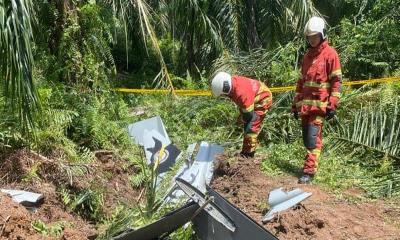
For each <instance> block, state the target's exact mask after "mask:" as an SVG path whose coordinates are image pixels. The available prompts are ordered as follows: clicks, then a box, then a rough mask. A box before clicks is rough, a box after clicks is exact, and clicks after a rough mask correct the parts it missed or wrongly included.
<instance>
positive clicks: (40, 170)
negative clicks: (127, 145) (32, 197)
mask: <svg viewBox="0 0 400 240" xmlns="http://www.w3.org/2000/svg"><path fill="white" fill-rule="evenodd" d="M3 159H4V160H2V162H0V176H3V178H2V179H1V180H0V187H1V188H10V189H23V190H27V191H32V192H37V193H41V194H43V196H44V198H45V200H44V202H43V204H42V205H40V207H38V208H36V209H35V210H34V211H32V212H31V211H28V210H27V209H26V208H25V207H23V206H22V205H19V204H17V203H14V202H13V201H12V200H11V198H10V197H9V196H7V195H5V194H1V195H0V239H34V240H35V239H54V237H53V238H50V237H44V236H42V235H40V234H39V233H38V232H37V231H35V230H34V229H33V227H32V222H33V221H35V220H36V221H37V220H40V221H42V222H43V223H45V224H46V226H52V224H55V223H60V222H62V223H65V224H63V225H64V231H63V232H62V234H61V236H60V237H58V238H57V239H65V240H67V239H68V240H78V239H79V240H82V239H94V238H95V237H96V236H97V231H96V229H95V227H94V225H93V222H91V221H90V220H88V219H83V218H82V217H80V216H78V215H77V214H76V213H73V212H72V211H71V210H70V209H68V208H67V207H66V206H65V205H64V203H63V202H62V200H61V198H60V194H59V189H58V187H59V186H60V185H61V184H62V186H64V187H66V188H68V189H70V190H71V191H76V192H78V191H80V190H82V189H85V188H87V187H89V186H90V185H91V184H95V185H96V187H99V188H101V189H103V191H104V194H103V198H104V206H103V211H104V214H105V215H107V216H109V214H111V213H113V211H114V209H115V207H117V206H118V205H119V204H127V205H132V204H133V202H134V201H135V199H136V198H137V196H138V195H139V190H137V189H133V188H132V187H131V186H130V184H129V178H128V177H129V176H130V175H132V174H134V173H135V171H136V170H135V169H134V168H133V167H132V166H126V167H123V166H124V165H126V163H125V162H126V161H124V163H123V162H122V160H121V159H117V158H116V157H114V155H113V153H112V152H108V151H104V152H103V151H102V152H98V153H96V161H94V162H93V163H90V164H87V165H85V166H79V167H81V169H84V170H85V171H84V172H83V174H82V175H81V176H79V177H72V178H71V177H70V176H68V175H67V174H66V168H70V167H75V166H73V165H68V164H67V163H62V162H61V161H60V160H55V159H51V158H46V157H43V156H41V155H38V154H36V153H32V152H31V151H29V150H20V151H17V152H15V153H13V154H11V155H9V156H5V157H4V158H3ZM35 168H36V171H35V172H34V175H33V174H32V173H33V169H35ZM31 175H33V176H31ZM28 178H29V179H28ZM27 179H28V180H27ZM9 216H10V217H9ZM8 217H9V219H8V220H7V218H8ZM6 220H7V221H6ZM4 223H5V224H4Z"/></svg>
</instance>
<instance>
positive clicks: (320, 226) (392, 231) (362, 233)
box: [212, 157, 400, 240]
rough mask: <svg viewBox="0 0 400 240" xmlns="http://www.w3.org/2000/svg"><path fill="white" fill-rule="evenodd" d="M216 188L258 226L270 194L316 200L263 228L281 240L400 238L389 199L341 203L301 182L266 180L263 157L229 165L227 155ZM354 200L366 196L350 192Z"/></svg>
mask: <svg viewBox="0 0 400 240" xmlns="http://www.w3.org/2000/svg"><path fill="white" fill-rule="evenodd" d="M215 173H216V174H215V175H214V179H213V182H212V187H213V188H214V189H215V190H217V191H218V192H219V193H220V194H222V195H223V196H224V197H226V198H227V199H228V200H229V201H230V202H231V203H233V204H234V205H236V206H237V207H238V208H240V209H241V210H242V211H244V212H245V213H246V214H248V215H249V216H250V217H252V218H253V219H254V220H256V221H257V222H258V223H260V224H262V223H261V219H262V217H263V216H264V215H265V213H266V212H267V210H268V204H267V203H268V194H269V192H270V191H271V190H273V189H275V188H278V187H283V188H284V190H292V189H294V188H301V189H303V190H305V191H307V192H311V193H312V196H311V197H309V198H308V199H306V200H305V201H303V202H302V203H301V204H299V205H298V206H296V207H294V208H292V209H288V210H286V211H284V212H282V213H280V214H279V216H277V217H275V219H273V220H272V221H271V222H269V223H267V224H265V225H263V226H264V227H265V228H266V229H268V230H269V231H270V232H271V233H273V234H275V235H276V236H277V237H278V238H280V239H324V240H325V239H326V240H328V239H335V240H336V239H387V240H389V239H390V240H394V239H400V227H399V226H400V225H399V222H400V208H399V206H398V205H396V204H392V205H391V204H389V203H387V202H384V201H374V202H366V201H364V202H362V201H353V202H350V201H346V200H343V199H346V198H341V199H342V200H341V199H339V198H338V197H336V196H335V195H334V194H333V193H329V192H326V191H324V190H323V189H321V188H320V187H318V186H315V185H299V184H297V178H295V177H288V176H285V177H283V176H280V177H271V176H266V175H265V174H264V173H262V172H261V170H260V160H259V159H241V158H240V159H238V161H236V162H235V163H233V164H231V165H229V164H228V163H227V162H226V161H225V160H223V157H221V158H220V160H219V163H218V164H217V167H216V172H215ZM345 194H347V195H348V196H349V198H347V199H351V198H359V197H360V196H361V195H362V194H363V193H362V191H359V190H357V189H349V190H348V191H346V193H345Z"/></svg>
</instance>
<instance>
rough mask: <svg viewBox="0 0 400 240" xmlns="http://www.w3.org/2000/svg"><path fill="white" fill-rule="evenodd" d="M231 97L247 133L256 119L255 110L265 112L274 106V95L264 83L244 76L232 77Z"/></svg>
mask: <svg viewBox="0 0 400 240" xmlns="http://www.w3.org/2000/svg"><path fill="white" fill-rule="evenodd" d="M229 97H230V98H231V99H232V101H233V102H235V104H236V105H237V106H238V107H239V110H240V112H241V114H242V119H243V121H244V123H245V127H244V128H245V132H246V131H248V130H249V129H250V128H251V122H252V121H254V120H255V118H256V113H255V110H256V111H263V110H264V111H265V110H267V109H268V108H270V107H271V106H270V105H271V104H272V94H271V92H270V90H269V89H268V87H267V86H266V85H265V84H264V83H262V82H260V81H258V80H254V79H251V78H247V77H242V76H232V88H231V91H230V93H229ZM264 102H265V103H266V104H263V103H264Z"/></svg>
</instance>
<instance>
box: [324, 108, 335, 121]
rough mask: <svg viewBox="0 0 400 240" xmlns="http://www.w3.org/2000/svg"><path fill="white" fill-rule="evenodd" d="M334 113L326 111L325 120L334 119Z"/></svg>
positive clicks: (333, 111)
mask: <svg viewBox="0 0 400 240" xmlns="http://www.w3.org/2000/svg"><path fill="white" fill-rule="evenodd" d="M335 114H336V111H335V110H329V109H328V110H326V115H325V119H326V120H330V119H332V118H334V117H335Z"/></svg>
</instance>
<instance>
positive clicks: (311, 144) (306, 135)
mask: <svg viewBox="0 0 400 240" xmlns="http://www.w3.org/2000/svg"><path fill="white" fill-rule="evenodd" d="M318 132H319V126H316V125H308V126H305V127H303V142H304V146H305V147H306V148H309V149H314V148H316V147H317V137H318Z"/></svg>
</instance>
